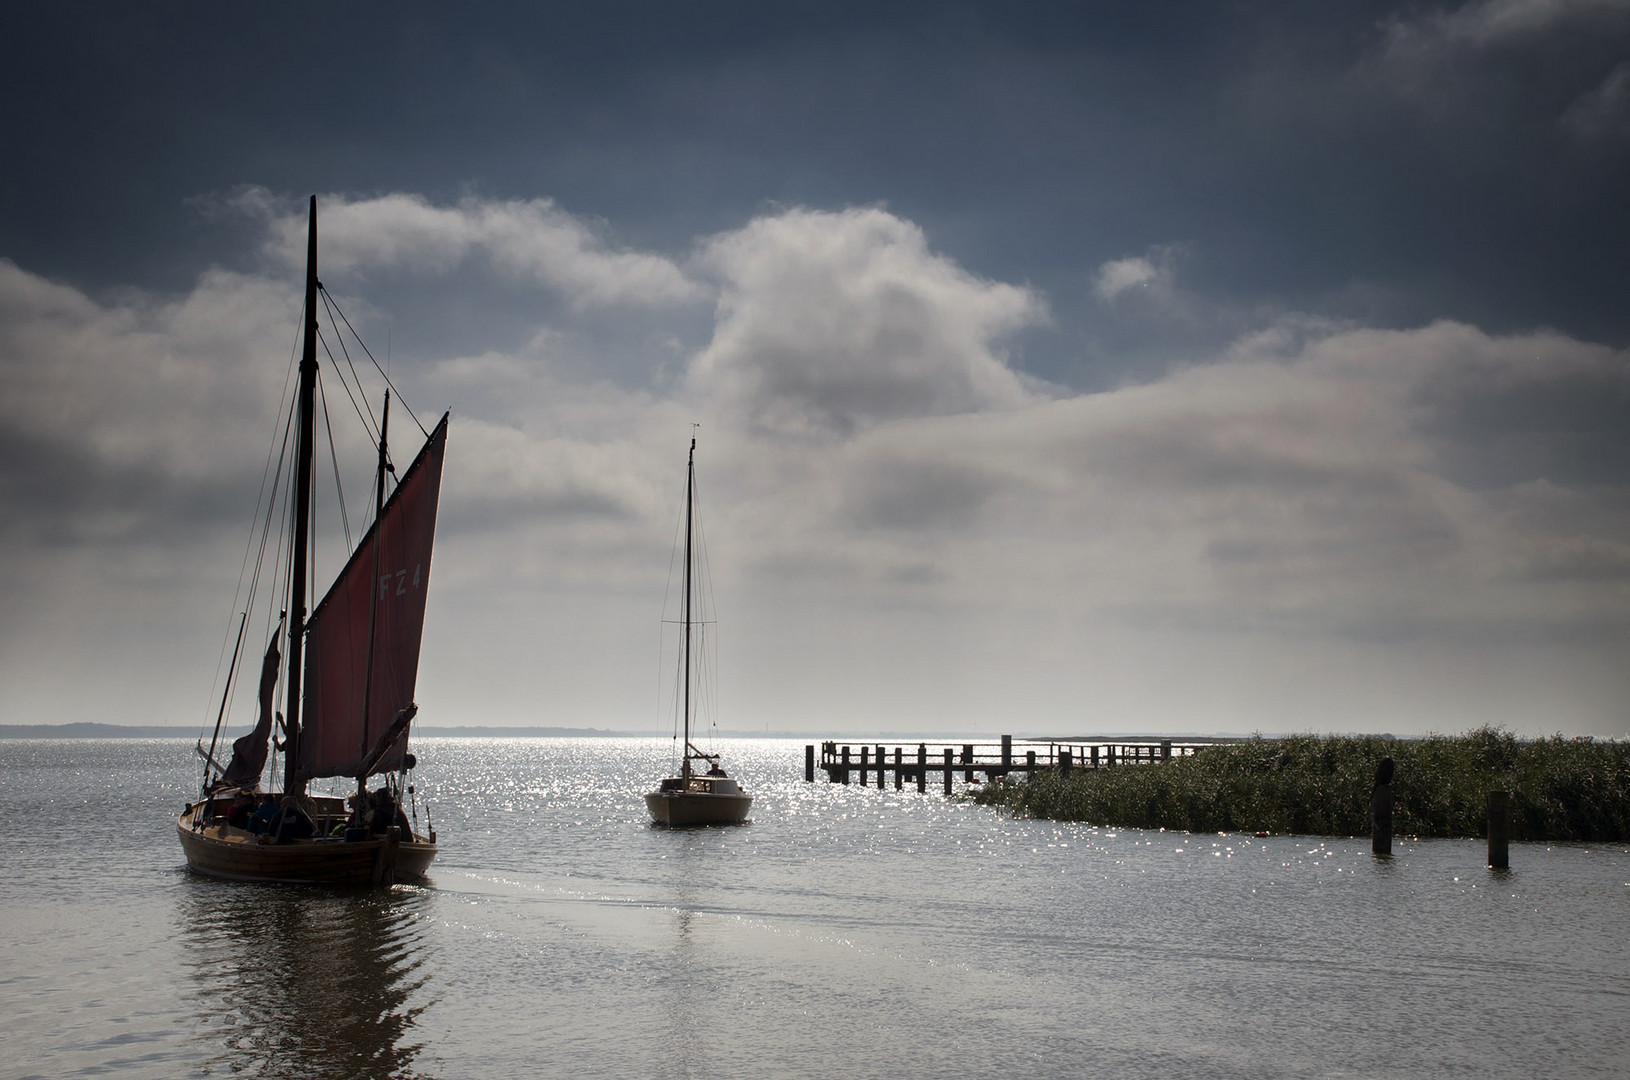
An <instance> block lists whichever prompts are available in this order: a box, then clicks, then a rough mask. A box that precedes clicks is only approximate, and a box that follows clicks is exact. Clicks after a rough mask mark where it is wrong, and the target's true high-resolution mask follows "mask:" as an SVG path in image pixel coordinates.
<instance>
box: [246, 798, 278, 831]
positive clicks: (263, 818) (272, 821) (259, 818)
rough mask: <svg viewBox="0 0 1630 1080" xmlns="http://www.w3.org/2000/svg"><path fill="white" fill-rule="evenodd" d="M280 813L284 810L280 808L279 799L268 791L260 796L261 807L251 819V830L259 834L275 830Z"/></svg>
mask: <svg viewBox="0 0 1630 1080" xmlns="http://www.w3.org/2000/svg"><path fill="white" fill-rule="evenodd" d="M280 813H282V811H280V810H278V808H277V800H276V799H274V798H272V796H271V793H270V792H268V793H267V794H265V795H262V796H261V797H260V809H258V810H256V811H255V813H254V816H252V817H251V818H250V819H249V831H250V832H252V833H254V834H255V835H257V836H263V835H265V834H267V833H271V832H275V831H276V830H277V819H278V815H279V814H280Z"/></svg>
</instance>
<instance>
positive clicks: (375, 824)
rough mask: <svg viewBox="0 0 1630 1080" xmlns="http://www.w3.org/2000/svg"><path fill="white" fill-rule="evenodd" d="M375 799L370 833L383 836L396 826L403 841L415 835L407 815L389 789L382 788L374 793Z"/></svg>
mask: <svg viewBox="0 0 1630 1080" xmlns="http://www.w3.org/2000/svg"><path fill="white" fill-rule="evenodd" d="M374 799H375V804H374V816H373V820H372V821H371V822H370V824H369V831H370V832H372V833H373V834H374V835H375V836H383V835H385V833H386V832H388V831H389V830H390V828H391V826H393V825H394V826H396V829H397V831H398V832H399V833H400V834H401V837H402V839H404V840H406V839H408V838H409V837H411V836H412V835H413V829H412V827H411V826H410V825H409V824H408V817H407V814H405V813H403V812H402V807H401V805H400V804H398V803H397V801H396V798H395V797H394V796H393V795H391V793H390V789H389V788H380V789H379V790H378V791H376V792H374Z"/></svg>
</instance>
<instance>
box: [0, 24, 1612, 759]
mask: <svg viewBox="0 0 1630 1080" xmlns="http://www.w3.org/2000/svg"><path fill="white" fill-rule="evenodd" d="M4 26H5V32H4V33H3V34H0V100H4V101H5V102H6V105H5V108H4V110H3V111H0V140H3V142H0V145H4V147H5V148H6V154H5V164H4V166H3V167H0V688H3V691H4V692H3V693H0V723H7V724H37V723H67V722H73V721H101V722H111V723H126V724H142V725H153V724H165V725H188V724H194V723H196V724H197V725H198V726H199V727H200V728H201V729H202V728H205V727H207V726H208V725H210V724H212V723H213V719H214V714H215V708H216V707H217V703H216V702H215V701H214V695H215V693H217V689H216V680H217V678H218V665H219V661H220V656H221V649H222V644H221V643H222V641H223V640H224V639H225V638H226V637H227V636H228V635H229V632H230V628H232V627H233V626H234V625H235V618H236V616H235V614H234V604H235V602H236V601H235V600H234V595H235V589H236V584H237V581H238V575H239V571H240V567H241V566H242V563H243V559H244V551H245V544H246V540H247V538H248V536H249V535H250V529H251V522H252V519H253V517H254V513H255V505H256V498H257V495H258V491H259V486H260V483H261V477H262V470H263V467H264V463H265V460H266V453H267V448H268V446H269V444H270V443H271V441H272V437H273V434H272V433H273V431H274V428H275V425H276V423H277V419H278V417H279V416H280V415H281V414H282V412H283V410H284V409H285V408H286V404H285V402H286V398H285V396H284V395H285V377H286V375H287V372H288V370H289V360H290V356H291V355H292V350H293V349H294V347H295V345H294V343H295V340H296V334H297V330H298V316H299V309H300V304H301V300H302V297H301V288H302V284H301V283H302V280H303V272H304V271H303V254H304V253H303V230H304V215H305V208H306V204H307V199H308V198H309V197H310V196H311V195H313V194H315V195H316V196H317V199H318V206H319V217H320V226H319V228H320V233H321V249H322V254H321V257H320V261H321V267H320V270H321V276H322V279H323V282H324V285H325V288H326V289H327V290H328V292H329V293H330V295H331V296H332V297H333V298H334V299H335V300H336V301H337V302H338V303H339V304H340V305H341V307H342V308H343V309H344V310H345V312H346V314H347V316H348V317H349V318H350V320H351V321H352V322H353V324H355V325H356V327H357V329H358V330H359V331H360V333H361V335H362V337H363V339H364V340H365V341H367V342H368V344H369V347H370V349H371V350H372V351H373V352H374V354H375V355H376V356H378V357H379V358H380V360H381V363H382V364H386V365H388V369H389V373H390V376H391V380H392V381H393V382H394V384H395V385H396V386H397V388H398V390H399V392H400V395H401V400H402V401H403V402H404V403H405V404H406V405H407V406H408V407H410V408H412V409H413V411H414V413H415V414H416V415H417V416H418V417H419V418H420V419H421V420H422V421H423V422H424V423H425V425H426V426H429V424H430V422H432V421H433V420H434V419H435V417H436V416H438V415H439V414H440V412H441V411H443V410H451V412H452V423H451V428H450V434H449V437H448V451H447V466H446V474H445V479H444V483H443V493H442V511H441V521H440V525H439V531H438V539H437V545H438V546H437V553H436V562H435V567H434V573H433V576H432V586H431V594H430V602H429V615H428V624H427V629H426V634H425V642H424V649H423V660H422V664H421V670H420V678H419V687H418V700H419V704H420V709H421V711H420V719H419V723H421V724H429V725H435V726H468V725H486V726H554V727H595V728H602V729H608V730H620V731H651V732H658V731H666V730H667V729H668V727H669V724H670V721H669V719H668V717H667V715H666V714H665V712H664V705H663V700H662V699H663V691H662V689H661V680H660V672H661V671H662V669H663V668H664V660H663V650H664V643H665V641H666V642H671V635H670V636H669V637H667V638H665V637H664V632H663V625H664V624H663V617H664V610H665V605H668V604H669V603H670V599H671V597H670V593H671V588H670V566H671V556H672V543H673V539H674V530H675V523H676V521H677V520H678V515H679V512H680V504H681V500H682V496H683V489H684V477H685V459H686V451H687V448H688V446H689V440H690V438H691V437H692V434H693V431H694V433H695V435H696V437H697V439H698V443H697V451H696V454H697V471H698V485H699V492H700V498H701V512H702V515H703V521H704V523H705V528H706V537H707V550H708V566H709V570H710V573H711V579H712V583H713V599H714V604H715V609H716V616H717V621H716V623H714V624H713V625H712V626H711V627H710V633H711V638H710V640H711V641H712V642H713V644H714V645H715V646H716V655H717V661H718V675H717V679H718V681H717V686H716V698H717V702H716V704H717V713H716V715H715V717H714V719H715V720H716V722H717V723H718V725H719V727H720V728H721V729H726V730H742V731H756V732H766V733H770V734H777V733H797V734H821V733H830V734H831V735H833V736H841V735H851V734H852V735H857V736H859V737H865V736H866V735H868V734H874V733H875V734H882V733H910V732H920V733H923V734H925V735H926V734H930V733H945V734H951V733H966V734H969V735H982V736H991V737H994V736H995V735H997V734H1001V733H1012V734H1014V735H1018V736H1041V737H1045V736H1048V735H1081V734H1091V733H1107V732H1121V733H1144V734H1151V735H1153V734H1177V735H1182V734H1246V733H1251V732H1264V733H1278V732H1293V731H1298V732H1299V731H1312V732H1390V733H1393V734H1398V735H1409V734H1421V733H1427V732H1442V733H1453V732H1459V731H1463V730H1467V729H1469V728H1473V727H1477V726H1480V725H1483V724H1492V725H1497V726H1502V727H1504V728H1506V729H1508V730H1511V731H1515V732H1517V733H1519V734H1524V735H1546V734H1552V733H1558V732H1560V733H1563V734H1568V735H1594V736H1599V737H1601V736H1605V737H1625V736H1626V735H1630V288H1627V286H1630V198H1627V197H1626V194H1625V193H1626V191H1630V0H1471V2H1464V3H1461V2H1454V0H1451V2H1448V3H1431V2H1427V3H1418V4H1407V5H1403V4H1389V3H1351V4H1341V5H1332V4H1303V3H1293V2H1281V3H1252V2H1242V3H1207V4H1198V3H1196V4H1184V3H1174V4H1160V5H1127V4H1097V3H1033V4H1027V3H1018V4H1007V3H1004V4H994V3H992V4H971V3H962V4H957V3H899V4H887V3H884V4H879V3H875V2H871V3H864V4H862V3H846V2H842V0H826V2H822V3H818V4H817V3H797V2H793V3H783V4H773V5H766V4H758V3H734V2H700V3H695V4H686V5H673V4H657V3H649V2H637V0H609V2H603V3H598V4H594V5H550V6H547V8H546V7H545V6H544V5H532V4H484V5H474V6H470V9H468V10H466V9H464V8H455V7H453V6H449V5H444V4H430V3H411V2H409V3H396V4H389V5H382V4H352V5H320V4H306V3H293V4H284V5H215V6H202V7H200V6H199V5H182V4H175V3H164V2H159V3H151V4H143V5H128V4H111V3H101V4H98V3H88V4H76V5H29V6H24V5H9V6H8V8H7V10H6V13H5V18H4ZM325 362H326V360H325ZM326 385H327V384H325V386H326ZM330 404H334V402H333V401H331V402H330ZM342 412H348V409H347V408H346V407H345V406H342V405H338V404H335V405H334V409H333V411H332V413H331V416H332V418H333V420H334V421H335V422H336V424H337V423H338V422H339V421H341V420H344V419H346V418H347V417H346V416H345V415H342ZM408 423H409V421H408V420H407V419H406V418H405V417H404V416H402V415H401V414H400V413H399V412H395V411H393V420H392V424H393V428H392V430H393V432H402V431H404V430H406V429H407V425H408ZM693 425H699V427H693ZM338 438H339V439H340V442H341V443H342V445H351V446H352V448H353V449H354V448H355V447H356V445H357V444H356V443H355V441H354V440H353V442H352V443H350V444H347V443H346V439H347V437H346V436H343V435H341V436H338ZM400 438H401V439H406V436H405V435H402V436H400ZM395 445H396V446H397V447H398V448H397V450H396V453H397V456H398V458H399V459H402V460H405V456H406V454H407V453H408V451H407V450H405V449H402V447H405V446H406V445H407V443H406V442H396V443H395ZM361 456H362V458H363V461H362V464H361V466H360V469H361V471H360V472H359V473H356V475H355V478H353V479H351V480H349V481H347V498H348V499H350V500H351V502H352V503H353V504H356V503H357V502H358V500H359V499H360V500H361V501H363V502H365V501H366V496H365V492H366V488H367V485H368V479H367V475H368V470H369V468H370V467H371V466H370V464H369V463H368V461H367V460H366V452H364V453H363V454H362V455H361ZM324 468H327V466H326V465H325V464H322V463H321V462H320V463H319V472H320V473H321V472H322V470H323V469H324ZM359 493H360V494H359ZM320 513H321V512H320ZM322 520H323V523H324V524H326V525H327V526H329V527H330V528H331V527H332V525H333V520H332V516H330V517H329V518H325V519H322ZM340 557H341V556H340V555H337V554H329V555H323V554H320V555H319V573H324V572H326V573H329V574H331V573H332V572H333V571H334V569H335V568H336V567H337V563H338V559H339V558H340ZM325 559H326V562H325V561H324V560H325ZM325 568H326V569H325ZM256 647H258V646H256ZM247 722H248V721H247V720H246V723H247Z"/></svg>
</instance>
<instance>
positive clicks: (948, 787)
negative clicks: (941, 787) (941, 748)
mask: <svg viewBox="0 0 1630 1080" xmlns="http://www.w3.org/2000/svg"><path fill="white" fill-rule="evenodd" d="M945 794H947V795H949V794H951V748H950V747H949V746H947V747H946V748H945Z"/></svg>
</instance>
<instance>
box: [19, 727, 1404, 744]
mask: <svg viewBox="0 0 1630 1080" xmlns="http://www.w3.org/2000/svg"><path fill="white" fill-rule="evenodd" d="M206 734H208V732H207V731H205V730H203V729H201V728H197V727H186V726H182V725H168V726H159V725H153V724H101V723H83V722H82V723H71V724H0V739H197V738H199V737H200V736H202V735H206ZM241 734H244V732H242V731H241V730H240V731H238V732H237V733H236V734H234V735H228V733H227V732H224V731H223V732H222V733H221V737H222V738H224V739H228V740H229V741H230V739H232V738H236V736H237V735H241ZM413 734H414V735H415V736H416V737H418V738H421V739H595V738H601V739H659V738H660V739H666V738H669V737H670V736H671V735H672V732H658V731H654V730H652V729H650V728H647V729H645V730H642V731H618V730H612V729H609V728H586V727H578V728H574V727H490V726H470V727H429V726H426V727H418V726H415V727H414V729H413ZM712 734H714V735H717V736H718V737H720V738H724V739H804V740H806V741H808V742H812V743H817V744H818V743H821V742H827V741H836V742H838V743H848V744H851V745H854V746H861V745H867V744H869V743H870V742H873V741H878V740H881V741H884V742H902V741H905V742H921V741H923V740H924V739H926V740H927V741H929V742H943V743H950V742H972V743H981V742H991V741H993V740H994V739H996V738H997V737H998V736H995V735H992V734H990V733H988V732H980V733H970V732H933V733H927V734H925V733H924V732H920V731H916V732H888V731H881V732H876V733H873V734H866V735H855V734H841V733H837V734H835V733H833V732H831V731H825V732H819V733H815V732H808V731H763V730H759V731H743V730H727V729H722V728H721V729H719V730H717V731H714V732H713V733H712ZM1246 737H1247V736H1244V735H1188V734H1184V735H1177V734H1154V735H1151V734H1149V733H1142V734H1131V733H1124V732H1116V733H1109V734H1099V735H1022V734H1019V733H1017V732H1015V733H1014V735H1013V738H1014V741H1015V742H1020V741H1022V742H1043V743H1045V742H1060V743H1079V742H1103V741H1113V740H1115V739H1151V738H1174V739H1175V738H1181V739H1182V740H1184V741H1185V742H1218V743H1226V742H1235V741H1238V740H1239V739H1243V738H1246ZM1268 737H1270V738H1272V737H1275V736H1268ZM1381 737H1382V738H1387V739H1390V738H1392V736H1390V735H1385V736H1381Z"/></svg>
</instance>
